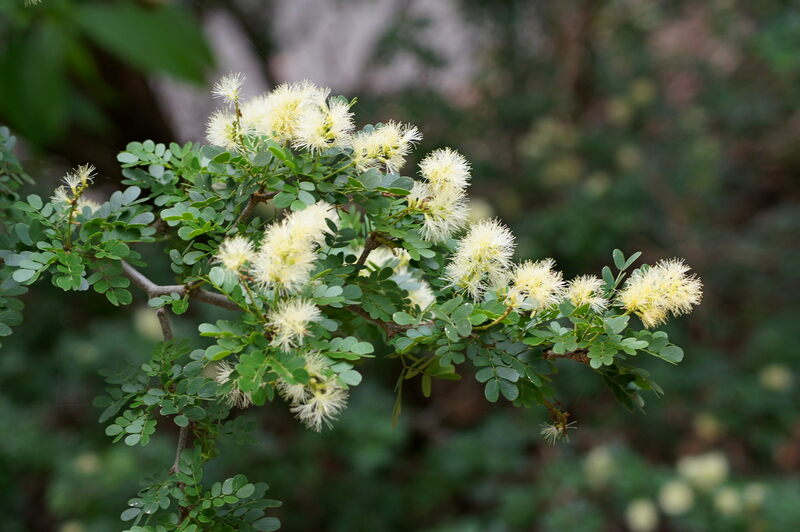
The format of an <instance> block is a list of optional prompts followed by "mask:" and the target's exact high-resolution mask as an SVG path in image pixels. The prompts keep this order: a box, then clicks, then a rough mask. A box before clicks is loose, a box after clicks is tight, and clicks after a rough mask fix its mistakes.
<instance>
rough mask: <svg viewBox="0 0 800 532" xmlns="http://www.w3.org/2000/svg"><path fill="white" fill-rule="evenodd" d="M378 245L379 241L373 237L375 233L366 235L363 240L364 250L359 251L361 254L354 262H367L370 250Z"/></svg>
mask: <svg viewBox="0 0 800 532" xmlns="http://www.w3.org/2000/svg"><path fill="white" fill-rule="evenodd" d="M380 245H381V243H380V242H379V241H378V239H377V238H375V234H374V233H370V234H369V236H367V239H366V240H365V241H364V251H362V252H361V256H360V257H358V260H357V261H356V264H358V265H359V266H363V265H364V263H365V262H367V257H369V254H370V253H371V252H372V250H373V249H376V248H377V247H378V246H380Z"/></svg>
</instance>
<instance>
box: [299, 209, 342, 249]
mask: <svg viewBox="0 0 800 532" xmlns="http://www.w3.org/2000/svg"><path fill="white" fill-rule="evenodd" d="M329 221H330V222H332V223H333V224H334V225H337V224H338V222H339V213H338V212H337V211H336V208H335V207H334V206H333V205H331V204H330V203H327V202H325V201H318V202H317V203H315V204H314V205H309V206H308V207H306V208H305V209H303V210H302V211H294V212H293V213H292V214H291V215H290V216H289V217H288V218H287V224H288V226H289V230H290V231H291V233H292V236H293V237H294V238H297V239H299V240H303V241H309V242H313V243H314V244H317V245H321V244H322V243H323V242H324V241H325V233H326V232H329V231H330V228H329V227H328V222H329Z"/></svg>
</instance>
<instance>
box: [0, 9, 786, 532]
mask: <svg viewBox="0 0 800 532" xmlns="http://www.w3.org/2000/svg"><path fill="white" fill-rule="evenodd" d="M229 71H241V72H244V73H245V74H246V75H247V78H248V85H247V91H248V93H249V94H251V95H254V94H257V93H259V92H262V91H264V90H268V89H270V88H271V87H273V86H274V85H275V84H277V83H279V82H282V81H294V80H301V79H304V78H308V79H310V80H313V81H314V82H316V83H318V84H320V85H327V86H330V87H331V88H332V89H333V91H334V93H341V94H345V95H347V96H349V97H353V96H357V97H358V104H357V106H356V113H357V117H358V119H359V124H360V125H363V124H365V123H374V122H377V121H381V120H387V119H395V120H400V121H408V122H412V123H415V124H417V125H418V126H419V127H420V129H421V130H422V132H423V134H424V136H425V139H424V140H423V142H422V149H420V150H419V152H418V153H419V154H420V155H423V154H425V153H426V152H427V151H429V150H431V149H433V148H436V147H441V146H453V147H455V148H457V149H459V150H460V151H462V152H463V153H464V154H465V155H466V156H467V158H468V159H469V160H470V161H471V162H472V164H473V166H474V172H473V176H474V186H473V187H472V188H471V195H472V201H473V210H474V211H475V215H476V216H479V217H485V216H499V217H501V218H502V219H503V220H504V221H505V222H507V223H508V224H509V225H510V226H511V227H512V228H513V229H514V231H515V233H516V234H517V235H518V237H519V247H518V251H517V256H518V258H520V259H522V258H541V257H548V256H552V257H554V258H555V259H556V261H557V262H558V264H559V266H560V267H561V268H562V269H563V270H564V271H565V273H566V274H567V276H573V275H576V274H579V273H586V272H599V270H600V268H601V267H602V266H603V265H605V264H608V263H610V255H611V250H612V249H613V248H615V247H619V248H621V249H622V250H623V251H625V252H626V254H630V253H632V252H633V251H636V250H641V251H643V252H644V257H645V258H646V260H647V261H648V262H654V261H656V260H658V259H661V258H666V257H673V256H679V257H685V258H686V259H687V261H688V262H689V264H691V265H692V266H693V267H694V268H695V270H696V271H697V273H699V275H700V276H701V277H702V278H703V280H704V282H705V285H706V289H705V293H706V296H705V301H704V302H703V305H702V306H701V307H700V308H699V309H698V310H697V311H695V313H694V314H693V315H692V316H691V317H690V318H684V319H682V320H678V322H677V323H674V324H672V325H671V326H670V329H669V333H670V335H671V336H674V338H676V343H678V344H680V345H682V346H683V347H684V348H685V351H686V358H685V360H684V362H683V363H681V364H680V366H678V367H671V366H668V365H666V364H665V363H663V362H661V361H659V360H657V359H653V360H651V361H644V362H646V363H647V367H648V370H650V371H652V373H653V374H654V376H655V378H656V380H657V381H658V382H659V383H660V384H661V385H662V387H663V388H664V390H665V392H666V395H665V397H663V398H662V399H659V400H656V398H654V397H649V398H647V397H646V398H645V399H646V400H647V405H646V413H644V414H642V413H639V412H627V411H625V410H624V409H623V408H622V407H621V406H619V405H617V404H616V402H615V400H614V398H613V396H612V394H611V393H610V392H609V391H607V390H606V389H605V388H604V387H603V385H602V383H601V382H600V380H599V379H598V378H596V377H595V375H594V374H593V372H591V371H590V370H589V369H588V368H586V367H577V366H576V365H574V364H573V365H571V364H570V361H562V362H563V365H562V369H561V373H560V375H559V378H558V380H557V381H556V388H557V389H558V390H559V396H560V398H561V400H562V403H563V406H564V407H565V408H566V409H568V410H569V411H570V412H572V413H573V415H574V418H575V419H576V420H577V422H578V425H577V426H578V430H575V431H572V433H571V441H570V442H569V443H568V444H561V445H557V446H555V447H550V446H547V445H546V444H545V443H544V442H543V440H542V439H541V438H540V436H539V430H540V427H539V426H540V424H541V423H542V422H543V421H544V420H545V419H544V416H545V412H543V411H540V410H533V411H524V410H521V409H515V408H513V407H512V406H511V405H508V404H498V405H490V404H488V403H486V401H485V400H484V398H483V393H482V391H481V386H480V385H479V384H477V383H476V382H475V381H474V380H473V379H472V377H471V370H470V369H468V368H464V369H465V374H466V378H464V379H463V380H462V381H460V382H449V381H442V382H438V383H434V388H433V397H432V398H431V399H425V398H423V397H422V395H421V394H416V395H415V393H413V392H412V393H408V394H404V410H403V414H402V417H401V419H400V423H399V425H398V426H397V427H394V428H393V427H392V426H391V421H390V417H391V409H392V404H393V401H394V396H393V392H392V388H393V384H394V379H395V377H396V375H397V371H398V368H397V367H393V365H392V364H391V363H388V362H382V361H380V360H375V361H372V362H370V363H369V364H368V366H369V367H366V368H362V371H365V372H366V373H367V374H368V378H367V379H365V384H363V385H361V386H359V387H358V388H357V389H356V390H355V391H354V393H353V396H352V401H351V406H350V408H349V409H348V410H347V411H346V413H345V415H344V416H343V417H342V419H341V420H340V422H339V423H337V424H336V426H335V428H334V429H333V430H331V431H326V432H325V433H323V434H321V435H318V434H316V433H313V432H310V431H308V430H305V429H304V428H303V427H302V426H301V425H300V424H299V423H296V422H295V421H293V420H292V419H291V417H290V415H289V414H288V412H287V410H286V408H284V407H283V406H282V405H267V406H266V407H263V408H259V409H257V410H252V411H248V412H246V413H244V414H243V415H244V417H245V418H246V419H247V420H249V421H250V422H252V423H253V424H254V426H255V431H254V432H253V435H254V443H253V444H252V445H245V446H235V445H229V446H227V447H226V448H225V452H224V455H223V458H220V459H218V460H216V461H214V462H212V464H211V465H210V469H211V470H210V472H209V475H210V476H211V477H214V478H217V477H220V478H221V477H222V475H225V474H227V473H236V472H239V471H240V470H246V471H247V472H248V476H249V477H251V478H253V479H258V480H264V481H266V482H268V483H269V484H270V485H271V491H270V494H271V496H272V497H274V498H277V499H281V500H283V501H284V507H283V508H282V509H279V511H278V514H279V516H280V517H281V519H282V521H283V523H284V528H283V530H285V531H287V532H311V531H331V532H345V531H347V532H358V531H374V530H384V531H424V532H484V531H490V532H515V531H531V530H536V531H539V530H541V531H576V532H595V531H596V532H601V531H618V530H632V531H634V532H648V531H655V530H659V531H705V530H712V531H716V530H719V531H740V530H741V531H792V530H800V504H798V502H800V477H798V472H800V410H799V409H798V408H797V406H798V399H800V393H799V392H798V384H797V379H798V377H800V375H798V364H797V357H798V348H797V347H796V346H797V341H796V340H795V339H794V334H795V332H796V331H797V322H798V320H800V306H798V304H797V297H798V292H799V291H800V266H799V265H798V261H799V260H800V245H798V244H800V210H798V205H799V204H800V182H799V181H798V175H799V174H800V106H799V105H798V104H800V5H798V4H797V3H796V2H793V1H789V0H786V1H781V0H759V1H758V2H751V1H746V0H671V1H666V0H665V1H661V2H659V1H652V0H650V1H648V0H613V1H611V0H609V1H599V0H594V1H592V0H560V1H544V0H539V1H534V0H529V1H523V0H503V1H500V0H379V1H367V0H238V1H230V2H225V1H200V0H194V1H191V2H189V1H181V0H171V1H169V0H141V1H134V0H116V1H78V0H43V1H42V2H41V4H40V5H36V6H31V7H25V6H24V2H23V0H3V1H2V2H0V73H1V74H0V123H3V124H5V125H7V126H8V127H10V128H11V130H12V131H13V132H15V134H16V135H17V136H18V137H19V146H18V149H17V154H18V155H19V157H20V158H21V159H22V160H23V162H24V164H25V165H26V168H27V170H28V172H29V173H30V174H31V175H33V176H35V177H36V179H37V185H35V186H34V187H29V189H30V190H36V191H38V192H39V193H41V194H43V195H45V196H48V195H49V194H50V191H51V190H52V189H53V187H54V186H55V182H56V180H57V179H59V178H60V176H61V175H62V174H63V172H64V171H65V169H67V168H68V167H70V166H73V165H76V164H80V163H84V162H87V161H90V162H92V163H94V164H96V165H97V166H98V168H99V170H100V174H101V178H100V179H99V180H98V186H97V187H93V191H94V192H95V193H96V194H99V195H101V196H102V195H104V194H105V195H107V194H110V192H111V191H113V190H114V189H115V188H116V187H118V182H119V180H120V179H121V176H120V172H119V169H118V166H117V164H116V162H115V156H116V153H117V152H118V151H120V150H122V149H123V148H124V146H125V144H126V143H127V142H128V141H132V140H144V139H147V138H149V139H153V140H155V141H164V142H168V141H171V140H178V141H180V142H185V141H189V140H191V141H199V140H202V139H203V137H204V127H205V120H206V117H207V116H208V114H209V113H210V111H211V110H212V109H213V106H214V102H213V101H212V99H211V97H210V95H209V93H208V88H209V87H210V84H211V83H212V82H213V80H215V79H216V78H217V77H218V76H220V75H222V74H224V73H227V72H229ZM415 162H416V161H411V162H410V163H409V164H408V165H407V166H406V169H405V170H406V172H407V173H411V172H413V171H414V168H415V166H414V164H415ZM156 267H157V266H156ZM46 285H47V283H41V284H40V285H38V286H36V287H35V288H34V289H33V290H32V291H31V293H29V294H28V295H27V296H25V303H26V307H27V308H26V316H25V322H24V323H23V325H21V326H20V327H18V328H16V330H15V334H14V335H13V336H11V337H8V338H4V339H3V343H4V345H3V347H2V351H0V434H2V435H3V436H2V437H0V493H2V497H0V512H2V515H3V524H2V525H1V526H0V528H2V530H3V531H6V530H7V531H9V532H14V531H59V532H95V531H97V532H105V531H110V530H119V529H120V528H121V523H120V521H119V519H118V516H119V513H120V512H121V511H122V510H123V509H124V503H125V501H126V500H127V499H128V498H129V497H131V496H133V495H134V493H135V491H136V490H137V489H138V486H137V482H138V479H139V478H140V476H141V475H142V473H148V472H150V471H152V472H155V471H156V470H158V469H161V468H164V467H167V465H168V463H169V462H171V456H172V452H173V449H174V439H175V435H174V434H171V433H170V432H169V431H170V430H172V429H171V428H170V425H171V424H169V423H165V424H164V430H162V431H161V432H160V434H161V436H160V437H159V438H156V439H155V440H154V441H153V443H152V444H151V445H150V446H148V447H146V448H133V449H131V448H126V447H124V446H121V445H116V446H112V445H111V443H110V438H108V437H106V436H105V435H104V433H103V426H101V425H100V424H98V423H97V417H98V415H99V411H98V410H97V409H95V408H94V407H92V406H91V400H92V398H93V397H94V396H96V395H98V394H99V393H100V392H101V391H102V387H103V382H102V378H101V377H100V376H99V375H98V370H99V369H101V368H105V367H109V366H113V364H114V362H115V361H116V360H126V359H127V360H134V361H135V360H143V359H145V358H146V357H148V356H149V354H150V351H151V349H152V346H153V345H154V344H155V342H157V341H158V340H159V329H158V327H157V323H156V322H155V316H154V314H153V313H152V311H150V310H148V309H147V308H146V301H145V300H144V299H143V298H142V297H140V296H137V297H138V298H137V299H136V300H135V303H134V305H133V307H128V308H124V309H114V308H110V307H109V305H108V304H107V302H105V300H104V299H102V297H100V296H97V295H96V294H95V295H91V294H90V295H83V294H80V295H75V294H66V295H65V294H64V293H62V292H61V291H60V290H58V289H55V288H53V287H48V286H46ZM214 316H215V314H214V313H213V309H201V308H199V307H198V308H193V309H192V311H190V313H189V314H188V315H185V316H183V317H181V318H179V319H176V320H175V321H176V322H177V323H176V328H177V331H178V332H179V333H182V334H184V335H186V336H188V337H190V338H195V339H196V325H197V323H199V322H200V320H208V319H212V318H214ZM196 341H198V342H199V339H196ZM34 370H35V371H34ZM409 391H411V389H409Z"/></svg>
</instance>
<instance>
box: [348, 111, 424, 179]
mask: <svg viewBox="0 0 800 532" xmlns="http://www.w3.org/2000/svg"><path fill="white" fill-rule="evenodd" d="M420 140H422V133H420V132H419V130H418V129H417V128H416V127H415V126H411V125H408V124H398V123H397V122H394V121H392V120H390V121H389V122H387V123H385V124H378V125H377V126H376V127H375V128H373V129H371V130H369V131H360V132H359V133H357V134H356V135H355V136H354V137H353V142H352V148H353V162H354V163H355V165H356V168H358V169H359V170H361V171H365V170H369V169H370V168H381V167H383V168H385V169H386V171H387V172H397V171H398V170H400V168H402V166H403V165H404V164H405V162H406V157H407V156H408V154H409V153H410V152H411V148H412V147H413V146H414V144H416V143H417V142H419V141H420Z"/></svg>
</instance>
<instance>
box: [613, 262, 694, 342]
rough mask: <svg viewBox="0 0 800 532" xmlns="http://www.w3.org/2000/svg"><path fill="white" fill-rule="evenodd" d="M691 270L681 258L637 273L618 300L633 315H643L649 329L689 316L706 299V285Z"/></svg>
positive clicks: (641, 316) (659, 263)
mask: <svg viewBox="0 0 800 532" xmlns="http://www.w3.org/2000/svg"><path fill="white" fill-rule="evenodd" d="M688 271H689V267H688V266H687V265H686V264H684V263H683V261H681V260H678V259H672V260H667V261H660V262H658V263H657V264H656V265H655V266H653V267H651V268H649V269H639V270H636V271H635V272H634V273H633V274H632V275H631V277H630V278H629V279H628V280H627V282H626V283H625V285H624V286H623V288H622V290H620V291H619V293H618V295H617V297H618V300H619V302H620V304H622V306H623V307H625V309H626V310H628V311H629V312H633V313H635V314H636V315H638V316H639V318H640V319H641V320H642V323H643V324H644V326H645V327H648V328H649V327H654V326H656V325H659V324H661V323H663V322H665V321H666V320H667V316H668V314H669V313H670V312H672V314H673V315H675V316H680V315H681V314H686V313H688V312H690V311H691V310H692V307H693V306H694V305H698V304H699V303H700V301H701V299H702V297H703V285H702V283H701V282H700V279H698V278H697V277H696V276H695V275H688Z"/></svg>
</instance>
